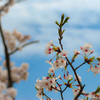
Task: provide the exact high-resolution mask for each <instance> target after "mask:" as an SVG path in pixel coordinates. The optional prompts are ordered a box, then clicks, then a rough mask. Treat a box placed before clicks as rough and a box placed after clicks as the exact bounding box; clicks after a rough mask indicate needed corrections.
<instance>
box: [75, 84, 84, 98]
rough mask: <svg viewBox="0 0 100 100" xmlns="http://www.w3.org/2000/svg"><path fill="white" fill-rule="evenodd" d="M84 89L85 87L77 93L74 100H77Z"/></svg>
mask: <svg viewBox="0 0 100 100" xmlns="http://www.w3.org/2000/svg"><path fill="white" fill-rule="evenodd" d="M84 87H85V85H84V86H82V87H81V88H80V91H79V93H78V94H77V96H76V97H75V98H74V100H77V99H78V97H79V96H80V95H81V94H82V91H83V89H84Z"/></svg>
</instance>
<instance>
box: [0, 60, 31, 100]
mask: <svg viewBox="0 0 100 100" xmlns="http://www.w3.org/2000/svg"><path fill="white" fill-rule="evenodd" d="M10 65H11V77H12V81H13V83H18V82H20V81H21V80H26V79H27V77H28V72H27V70H28V67H29V65H28V64H27V63H23V64H22V65H21V66H20V67H14V66H15V65H14V63H13V62H10ZM7 86H8V73H7V70H6V61H3V66H0V100H13V98H14V97H15V96H16V94H17V90H16V89H14V88H13V87H10V88H7Z"/></svg>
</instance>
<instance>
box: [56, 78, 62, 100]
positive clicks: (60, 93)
mask: <svg viewBox="0 0 100 100" xmlns="http://www.w3.org/2000/svg"><path fill="white" fill-rule="evenodd" d="M56 83H57V84H58V86H59V85H60V84H59V83H58V82H57V80H56ZM60 94H61V99H62V100H64V98H63V91H62V88H61V86H60Z"/></svg>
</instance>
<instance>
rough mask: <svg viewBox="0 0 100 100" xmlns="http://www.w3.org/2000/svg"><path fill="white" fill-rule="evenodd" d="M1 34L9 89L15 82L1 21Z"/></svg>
mask: <svg viewBox="0 0 100 100" xmlns="http://www.w3.org/2000/svg"><path fill="white" fill-rule="evenodd" d="M0 33H1V38H2V42H3V45H4V50H5V59H6V66H7V71H8V87H12V86H13V82H12V78H11V70H10V57H9V54H8V48H7V45H6V42H5V39H4V35H3V31H2V27H1V21H0Z"/></svg>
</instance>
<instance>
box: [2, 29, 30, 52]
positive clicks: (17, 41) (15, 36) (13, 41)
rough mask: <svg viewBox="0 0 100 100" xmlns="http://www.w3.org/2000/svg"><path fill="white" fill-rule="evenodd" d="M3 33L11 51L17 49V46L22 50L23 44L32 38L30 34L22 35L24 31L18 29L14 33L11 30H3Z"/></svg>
mask: <svg viewBox="0 0 100 100" xmlns="http://www.w3.org/2000/svg"><path fill="white" fill-rule="evenodd" d="M3 33H4V37H5V40H6V43H7V46H8V48H9V50H10V51H13V50H15V49H16V48H17V47H19V50H21V49H22V48H21V44H22V43H24V42H26V41H27V40H30V36H29V35H22V33H19V32H18V31H16V30H14V31H13V32H12V33H10V32H9V31H3Z"/></svg>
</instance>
